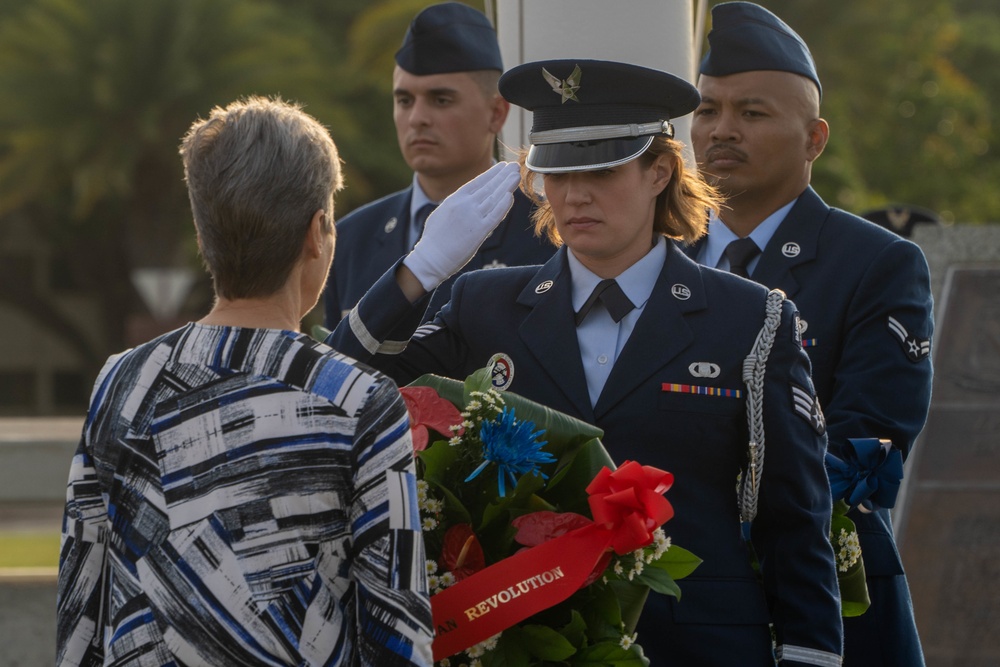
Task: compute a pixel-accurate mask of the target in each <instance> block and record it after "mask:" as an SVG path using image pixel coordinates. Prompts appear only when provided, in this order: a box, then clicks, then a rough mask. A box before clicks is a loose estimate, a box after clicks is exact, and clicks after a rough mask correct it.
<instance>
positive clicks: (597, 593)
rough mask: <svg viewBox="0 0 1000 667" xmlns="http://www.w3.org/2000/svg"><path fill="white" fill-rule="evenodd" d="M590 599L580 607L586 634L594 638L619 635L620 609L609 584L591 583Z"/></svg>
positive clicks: (620, 624) (620, 625)
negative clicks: (585, 625) (585, 624)
mask: <svg viewBox="0 0 1000 667" xmlns="http://www.w3.org/2000/svg"><path fill="white" fill-rule="evenodd" d="M590 588H591V590H590V591H588V593H590V597H591V599H590V600H589V601H588V602H587V604H586V605H584V606H583V607H582V608H581V609H580V613H581V614H583V619H584V621H586V623H587V636H588V637H590V638H591V640H594V639H602V638H605V637H619V636H620V635H621V628H622V610H621V607H620V606H619V604H618V597H617V596H616V595H615V592H614V589H613V588H611V585H610V584H608V585H606V586H601V585H598V584H593V585H592V586H591V587H590Z"/></svg>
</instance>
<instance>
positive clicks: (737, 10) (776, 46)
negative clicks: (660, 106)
mask: <svg viewBox="0 0 1000 667" xmlns="http://www.w3.org/2000/svg"><path fill="white" fill-rule="evenodd" d="M708 47H709V51H708V53H707V54H705V58H704V59H703V60H702V61H701V73H702V74H707V75H708V76H727V75H729V74H738V73H740V72H750V71H754V70H777V71H780V72H792V73H793V74H799V75H801V76H804V77H806V78H807V79H811V80H812V82H813V83H815V84H816V88H818V89H819V94H820V97H822V96H823V86H821V85H820V83H819V76H818V75H817V74H816V64H815V63H814V62H813V57H812V54H811V53H809V47H808V46H806V43H805V42H804V41H802V38H801V37H799V36H798V34H797V33H796V32H795V31H794V30H792V29H791V28H789V27H788V25H787V24H785V22H784V21H782V20H781V19H779V18H778V17H777V16H775V15H774V14H772V13H771V12H769V11H768V10H766V9H764V8H763V7H761V6H760V5H755V4H753V3H752V2H725V3H722V4H721V5H716V6H715V7H712V30H711V32H709V33H708Z"/></svg>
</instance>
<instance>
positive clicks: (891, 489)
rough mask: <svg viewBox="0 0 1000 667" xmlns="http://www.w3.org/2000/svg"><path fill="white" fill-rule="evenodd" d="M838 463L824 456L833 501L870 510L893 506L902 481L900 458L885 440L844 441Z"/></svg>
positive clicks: (833, 457)
mask: <svg viewBox="0 0 1000 667" xmlns="http://www.w3.org/2000/svg"><path fill="white" fill-rule="evenodd" d="M843 454H844V459H843V460H841V459H839V458H837V457H836V456H834V455H833V454H831V453H830V452H827V453H826V472H827V475H829V477H830V491H831V492H832V493H833V500H834V502H836V501H837V500H839V499H841V498H843V499H844V501H845V502H846V503H847V504H848V505H850V506H851V507H857V506H859V505H860V506H861V507H862V508H863V509H864V510H868V511H871V510H873V509H877V508H879V507H885V508H890V507H892V506H893V505H895V504H896V494H898V493H899V483H900V482H901V481H902V479H903V455H902V453H901V452H900V451H899V450H898V449H896V448H895V447H893V446H892V442H891V441H889V440H879V439H878V438H848V439H847V446H846V447H844V451H843Z"/></svg>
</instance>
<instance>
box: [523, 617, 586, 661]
mask: <svg viewBox="0 0 1000 667" xmlns="http://www.w3.org/2000/svg"><path fill="white" fill-rule="evenodd" d="M521 630H522V632H523V633H524V644H525V648H526V649H527V650H528V653H530V654H531V655H533V656H535V657H536V658H541V659H542V660H552V661H560V660H566V659H567V658H569V657H570V656H571V655H573V654H574V653H576V647H575V646H573V644H571V643H570V641H569V640H568V639H566V637H564V636H562V635H561V634H560V633H558V632H556V631H555V630H553V629H552V628H550V627H548V626H546V625H524V626H521Z"/></svg>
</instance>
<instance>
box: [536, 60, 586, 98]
mask: <svg viewBox="0 0 1000 667" xmlns="http://www.w3.org/2000/svg"><path fill="white" fill-rule="evenodd" d="M582 75H583V72H582V71H581V70H580V66H579V65H577V66H576V67H574V68H573V73H572V74H570V75H569V76H568V77H566V80H565V81H563V80H562V79H560V78H559V77H557V76H553V75H552V74H551V73H550V72H549V71H548V70H547V69H545V68H544V67H543V68H542V76H543V77H545V80H546V81H547V82H548V84H549V85H550V86H552V92H554V93H557V94H558V95H559V96H560V97H561V98H562V103H563V104H566V100H573V101H574V102H579V101H580V100H579V99H577V97H576V91H578V90H580V77H581V76H582Z"/></svg>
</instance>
